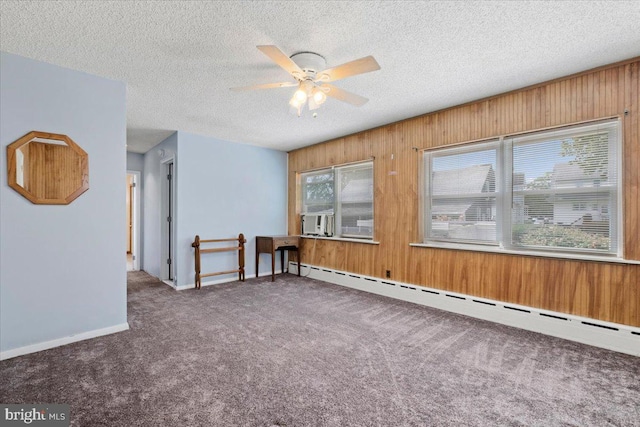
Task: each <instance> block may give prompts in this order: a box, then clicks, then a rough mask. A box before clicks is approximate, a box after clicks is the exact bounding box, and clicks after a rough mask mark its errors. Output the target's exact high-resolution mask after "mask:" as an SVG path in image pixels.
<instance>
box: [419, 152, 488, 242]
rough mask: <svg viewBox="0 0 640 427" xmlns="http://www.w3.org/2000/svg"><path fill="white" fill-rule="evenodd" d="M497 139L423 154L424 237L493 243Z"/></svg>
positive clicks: (428, 238)
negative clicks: (425, 201) (424, 192)
mask: <svg viewBox="0 0 640 427" xmlns="http://www.w3.org/2000/svg"><path fill="white" fill-rule="evenodd" d="M497 159H498V141H493V142H490V143H483V144H473V145H470V146H462V147H455V148H449V149H443V150H435V151H432V152H426V153H425V157H424V160H425V171H426V173H425V177H426V186H425V188H426V189H427V197H426V198H425V199H426V200H427V205H428V206H427V209H426V212H427V215H426V218H425V220H426V227H425V237H426V239H427V240H442V241H455V242H473V243H485V244H497V238H496V219H497V214H498V211H497V198H496V196H497V192H496V171H497V166H498V162H497Z"/></svg>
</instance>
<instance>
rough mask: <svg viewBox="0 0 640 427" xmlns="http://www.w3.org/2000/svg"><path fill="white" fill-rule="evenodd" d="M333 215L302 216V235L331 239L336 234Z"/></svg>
mask: <svg viewBox="0 0 640 427" xmlns="http://www.w3.org/2000/svg"><path fill="white" fill-rule="evenodd" d="M334 224H335V222H334V218H333V214H305V215H302V234H304V235H307V236H326V237H331V236H333V233H334Z"/></svg>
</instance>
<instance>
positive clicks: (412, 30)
mask: <svg viewBox="0 0 640 427" xmlns="http://www.w3.org/2000/svg"><path fill="white" fill-rule="evenodd" d="M0 12H1V14H0V15H1V17H0V24H1V25H0V49H2V50H3V51H7V52H10V53H15V54H18V55H22V56H26V57H30V58H34V59H38V60H42V61H45V62H49V63H53V64H57V65H61V66H64V67H68V68H72V69H76V70H81V71H85V72H88V73H91V74H96V75H99V76H103V77H107V78H111V79H116V80H122V81H125V82H126V83H127V85H128V94H127V96H128V99H127V111H128V113H127V114H128V116H127V125H128V126H127V127H128V132H127V137H128V144H129V147H128V149H129V150H130V151H135V152H145V151H147V150H148V149H149V148H151V147H152V146H153V145H155V144H156V143H158V142H160V141H161V140H162V139H164V138H165V137H167V136H168V135H169V134H170V133H171V132H173V131H175V130H184V131H188V132H192V133H197V134H202V135H207V136H212V137H216V138H219V139H224V140H228V141H235V142H242V143H248V144H254V145H260V146H264V147H268V148H275V149H279V150H291V149H294V148H298V147H302V146H306V145H310V144H313V143H317V142H321V141H325V140H327V139H331V138H335V137H339V136H343V135H346V134H350V133H354V132H357V131H361V130H365V129H370V128H373V127H377V126H380V125H383V124H387V123H391V122H394V121H397V120H401V119H404V118H408V117H413V116H416V115H420V114H424V113H428V112H431V111H435V110H438V109H442V108H445V107H449V106H454V105H458V104H461V103H464V102H468V101H472V100H476V99H479V98H483V97H486V96H490V95H495V94H499V93H502V92H505V91H509V90H513V89H517V88H521V87H524V86H528V85H531V84H535V83H539V82H542V81H545V80H549V79H553V78H557V77H562V76H566V75H568V74H572V73H575V72H579V71H583V70H586V69H590V68H593V67H597V66H600V65H605V64H609V63H612V62H616V61H619V60H624V59H628V58H631V57H634V56H638V55H640V31H638V22H640V2H638V1H616V2H593V1H564V2H528V1H517V2H511V1H495V2H466V1H465V2H453V1H452V2H442V1H429V2H427V1H425V2H413V1H403V2H397V1H384V2H374V1H349V2H346V1H345V2H329V1H304V2H293V1H291V2H282V1H279V2H274V1H246V2H240V1H226V2H204V1H202V2H181V1H163V2H139V1H137V2H133V1H100V2H97V1H96V2H44V1H18V2H16V1H3V2H1V3H0ZM261 44H275V45H277V46H278V47H280V48H281V49H282V50H283V51H284V52H285V53H286V54H288V55H291V54H293V53H296V52H300V51H313V52H317V53H319V54H321V55H323V56H324V57H325V58H326V59H327V66H328V67H331V66H335V65H339V64H342V63H345V62H348V61H351V60H354V59H357V58H361V57H363V56H367V55H373V56H375V58H376V59H377V60H378V62H379V63H380V65H381V67H382V69H381V70H380V71H376V72H373V73H369V74H364V75H360V76H355V77H351V78H349V79H345V80H341V81H339V82H337V83H336V85H337V86H339V87H340V88H343V89H346V90H348V91H351V92H354V93H356V94H358V95H361V96H364V97H367V98H369V99H370V102H369V103H367V104H366V105H364V106H363V107H360V108H356V107H353V106H351V105H347V104H343V103H341V102H339V101H337V100H334V99H329V100H328V101H327V103H326V104H325V105H324V106H323V107H322V108H321V109H320V110H318V117H317V118H316V119H313V118H312V117H311V115H310V114H308V111H307V114H305V115H304V116H303V117H302V118H297V117H296V116H295V115H292V114H290V113H289V106H288V103H287V102H288V99H289V98H290V97H291V94H292V92H293V90H292V89H291V88H286V89H284V88H278V89H272V90H264V91H255V92H245V93H235V92H231V91H229V88H230V87H237V86H248V85H252V84H259V83H270V82H281V81H287V80H288V79H289V78H290V77H288V74H287V73H286V72H284V71H283V70H281V69H280V68H279V67H278V66H276V65H275V64H273V63H272V62H271V61H270V60H269V59H268V58H267V57H266V56H265V55H263V54H262V53H261V52H260V51H258V50H257V49H256V46H257V45H261Z"/></svg>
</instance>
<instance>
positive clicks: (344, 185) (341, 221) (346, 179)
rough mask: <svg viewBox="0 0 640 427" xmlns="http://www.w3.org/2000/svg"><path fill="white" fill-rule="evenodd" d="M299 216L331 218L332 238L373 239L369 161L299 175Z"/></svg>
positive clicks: (371, 185)
mask: <svg viewBox="0 0 640 427" xmlns="http://www.w3.org/2000/svg"><path fill="white" fill-rule="evenodd" d="M301 187H302V213H303V214H307V213H327V214H333V215H334V217H335V229H336V230H337V233H336V234H337V236H336V237H348V238H362V239H372V238H373V162H364V163H358V164H353V165H345V166H335V167H333V168H330V169H322V170H318V171H313V172H306V173H303V174H301Z"/></svg>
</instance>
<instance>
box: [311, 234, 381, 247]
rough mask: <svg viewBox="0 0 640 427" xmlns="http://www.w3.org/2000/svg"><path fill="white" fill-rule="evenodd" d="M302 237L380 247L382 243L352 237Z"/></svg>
mask: <svg viewBox="0 0 640 427" xmlns="http://www.w3.org/2000/svg"><path fill="white" fill-rule="evenodd" d="M300 237H302V238H303V239H318V240H335V241H338V242H352V243H365V244H367V245H379V244H380V242H377V241H375V240H372V239H371V238H369V237H367V238H364V237H363V238H362V239H354V238H352V237H325V236H311V235H306V234H303V235H301V236H300Z"/></svg>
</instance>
